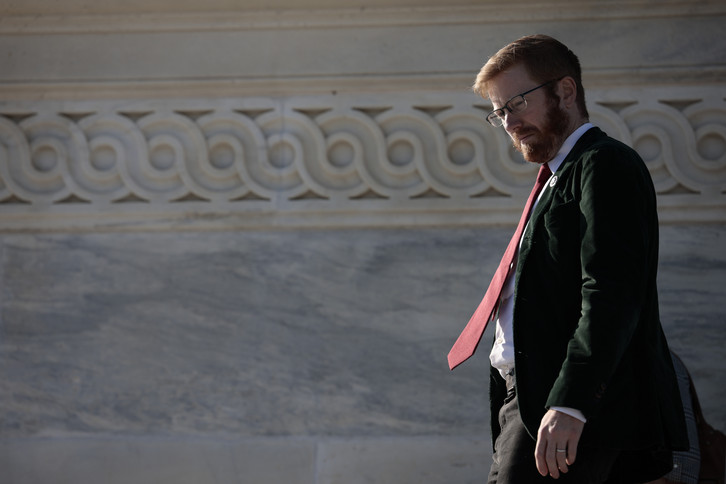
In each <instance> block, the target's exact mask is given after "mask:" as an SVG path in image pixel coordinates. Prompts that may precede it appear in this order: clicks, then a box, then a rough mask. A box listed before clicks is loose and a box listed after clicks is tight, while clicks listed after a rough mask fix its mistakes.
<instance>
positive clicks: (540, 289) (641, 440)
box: [492, 128, 687, 450]
mask: <svg viewBox="0 0 726 484" xmlns="http://www.w3.org/2000/svg"><path fill="white" fill-rule="evenodd" d="M555 176H556V179H555V180H553V181H552V182H551V184H550V186H549V187H548V189H547V191H546V192H545V193H544V194H543V196H542V198H541V199H540V201H539V203H538V204H537V206H536V208H535V210H534V212H533V213H532V216H531V218H530V222H529V226H528V228H527V230H526V232H525V233H524V235H523V238H522V243H521V248H520V253H519V259H518V264H517V269H516V279H515V293H514V319H513V333H514V334H513V336H514V349H515V368H516V382H517V396H518V399H519V406H520V412H521V415H522V420H523V422H524V424H525V426H526V428H527V430H528V432H529V433H530V434H531V435H532V436H533V437H536V435H537V430H538V428H539V424H540V421H541V419H542V416H543V415H544V413H545V411H546V410H547V409H548V408H549V407H551V406H563V407H572V408H576V409H579V410H581V411H582V412H583V413H584V414H585V416H586V417H587V419H588V421H587V424H586V425H585V428H584V431H583V435H582V437H581V440H580V445H590V446H598V447H608V448H618V449H633V450H635V449H647V448H656V447H665V448H684V447H685V446H686V444H687V437H686V427H685V421H684V417H683V409H682V405H681V400H680V394H679V391H678V385H677V382H676V377H675V373H674V370H673V364H672V361H671V358H670V353H669V349H668V345H667V343H666V339H665V336H664V334H663V330H662V328H661V324H660V320H659V316H658V294H657V288H656V272H657V266H658V218H657V212H656V196H655V190H654V188H653V182H652V180H651V177H650V174H649V173H648V169H647V168H646V166H645V164H644V163H643V160H642V159H641V158H640V156H638V154H637V153H636V152H635V151H634V150H633V149H631V148H630V147H628V146H626V145H624V144H622V143H620V142H618V141H616V140H614V139H612V138H610V137H608V136H607V135H605V133H603V132H602V131H600V130H599V129H597V128H592V129H590V130H588V131H587V132H586V133H585V134H584V135H583V136H582V137H581V138H580V139H579V140H578V142H577V143H576V145H575V146H574V148H573V149H572V151H571V152H570V153H569V155H568V156H567V157H566V158H565V160H564V161H563V162H562V164H561V165H560V167H559V169H558V170H557V172H556V173H555ZM552 183H554V184H552ZM494 376H495V377H496V376H497V375H494ZM493 383H494V385H495V387H494V388H492V417H493V418H492V424H493V436H494V437H496V434H498V431H499V429H498V424H497V422H496V415H497V413H498V410H499V408H500V407H501V405H502V400H503V395H502V388H501V383H502V382H501V378H499V379H496V378H493Z"/></svg>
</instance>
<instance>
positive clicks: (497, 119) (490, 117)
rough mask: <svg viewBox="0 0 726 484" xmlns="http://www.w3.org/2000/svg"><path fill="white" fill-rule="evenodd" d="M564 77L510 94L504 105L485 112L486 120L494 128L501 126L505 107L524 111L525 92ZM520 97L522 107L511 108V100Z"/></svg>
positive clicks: (532, 90) (510, 110)
mask: <svg viewBox="0 0 726 484" xmlns="http://www.w3.org/2000/svg"><path fill="white" fill-rule="evenodd" d="M564 77H565V76H562V77H560V78H559V79H551V80H549V81H547V82H545V83H543V84H540V85H539V86H537V87H533V88H532V89H530V90H529V91H524V92H523V93H520V94H517V95H516V96H512V97H511V98H510V99H509V101H507V102H506V103H504V106H502V107H501V108H499V109H495V110H494V111H492V112H490V113H489V114H487V122H488V123H489V124H491V125H492V126H494V127H495V128H498V127H500V126H503V125H504V110H505V109H506V110H507V111H509V112H510V113H521V112H522V111H524V110H525V109H527V98H525V97H524V96H526V95H527V94H529V93H531V92H534V91H536V90H537V89H539V88H541V87H545V86H546V85H547V84H552V83H553V82H557V81H561V80H562V79H564ZM520 97H521V98H522V101H523V102H524V105H523V107H522V108H517V109H513V108H512V107H511V106H510V104H511V103H512V101H514V100H515V99H517V98H520Z"/></svg>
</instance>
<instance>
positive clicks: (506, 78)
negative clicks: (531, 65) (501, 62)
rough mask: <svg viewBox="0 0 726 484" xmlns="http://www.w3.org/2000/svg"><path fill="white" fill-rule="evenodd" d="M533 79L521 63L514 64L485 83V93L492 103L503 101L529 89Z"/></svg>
mask: <svg viewBox="0 0 726 484" xmlns="http://www.w3.org/2000/svg"><path fill="white" fill-rule="evenodd" d="M533 82H534V81H533V80H532V78H531V77H530V76H529V72H527V69H526V68H525V67H524V65H523V64H516V65H514V66H512V67H510V68H508V69H506V70H504V71H502V72H500V73H499V74H497V75H496V76H494V77H493V78H492V79H491V80H489V82H488V83H487V95H488V97H489V100H491V101H492V103H505V102H507V101H508V100H509V99H511V98H512V97H514V96H516V95H517V94H519V93H521V92H524V91H526V90H528V89H531V88H532V86H531V84H532V83H533Z"/></svg>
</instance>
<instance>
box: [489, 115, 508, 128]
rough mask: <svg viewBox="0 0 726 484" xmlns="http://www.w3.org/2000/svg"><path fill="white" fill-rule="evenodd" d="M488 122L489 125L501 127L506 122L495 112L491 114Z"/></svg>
mask: <svg viewBox="0 0 726 484" xmlns="http://www.w3.org/2000/svg"><path fill="white" fill-rule="evenodd" d="M487 121H489V124H491V125H492V126H497V127H498V126H501V125H502V124H503V122H504V120H503V119H502V118H501V117H500V116H499V113H497V112H493V113H489V116H487Z"/></svg>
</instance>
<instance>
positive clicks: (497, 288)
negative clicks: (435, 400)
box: [449, 163, 552, 370]
mask: <svg viewBox="0 0 726 484" xmlns="http://www.w3.org/2000/svg"><path fill="white" fill-rule="evenodd" d="M551 175H552V171H550V167H549V166H547V163H543V164H542V166H540V169H539V174H538V175H537V182H536V183H535V184H534V188H532V193H530V194H529V198H528V199H527V203H526V204H525V206H524V211H523V212H522V217H521V218H520V219H519V225H517V230H516V231H515V232H514V235H513V236H512V240H510V241H509V246H508V247H507V250H506V252H504V256H503V257H502V261H501V262H500V263H499V268H498V269H497V272H496V273H495V274H494V277H493V278H492V282H490V283H489V289H487V292H486V294H485V295H484V299H482V301H481V303H479V307H478V308H476V311H474V315H473V316H472V317H471V319H470V320H469V323H468V324H467V325H466V327H465V328H464V331H462V332H461V334H460V335H459V339H457V340H456V343H454V346H453V347H452V348H451V351H449V368H450V369H452V370H453V369H454V368H456V367H457V366H459V365H460V364H462V363H463V362H465V361H466V360H468V359H469V357H471V355H473V354H474V352H475V351H476V347H477V346H478V345H479V341H480V340H481V337H482V335H483V334H484V330H485V329H486V327H487V323H489V321H491V320H492V317H493V316H494V314H495V312H496V311H495V309H496V307H497V304H498V303H499V296H500V295H501V293H502V288H504V282H505V281H506V280H507V274H508V273H509V268H510V266H511V265H512V261H514V255H515V254H516V253H517V248H518V247H519V239H521V238H522V232H524V227H525V225H527V219H528V218H529V212H530V211H531V210H532V205H533V204H534V201H535V200H537V196H538V195H539V192H541V191H542V188H543V187H544V185H545V183H546V182H547V180H548V179H549V177H550V176H551Z"/></svg>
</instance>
